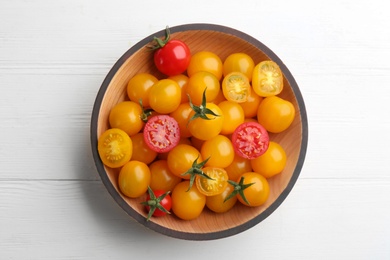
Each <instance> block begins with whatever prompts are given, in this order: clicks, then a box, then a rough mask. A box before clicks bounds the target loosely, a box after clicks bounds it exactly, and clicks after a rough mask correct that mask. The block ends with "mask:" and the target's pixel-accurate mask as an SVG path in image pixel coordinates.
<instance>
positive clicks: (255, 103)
mask: <svg viewBox="0 0 390 260" xmlns="http://www.w3.org/2000/svg"><path fill="white" fill-rule="evenodd" d="M262 100H263V97H260V96H259V95H257V94H256V93H255V92H254V91H251V93H250V94H249V96H248V98H247V100H246V101H245V102H243V103H239V104H240V106H241V107H242V109H244V115H245V118H253V117H256V116H257V110H258V108H259V105H260V102H261V101H262Z"/></svg>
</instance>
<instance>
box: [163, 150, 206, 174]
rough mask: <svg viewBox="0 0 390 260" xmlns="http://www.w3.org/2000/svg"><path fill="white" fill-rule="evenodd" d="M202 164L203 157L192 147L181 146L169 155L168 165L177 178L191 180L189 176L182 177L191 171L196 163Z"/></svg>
mask: <svg viewBox="0 0 390 260" xmlns="http://www.w3.org/2000/svg"><path fill="white" fill-rule="evenodd" d="M196 159H198V162H202V155H201V154H200V152H199V151H198V150H197V149H196V148H194V147H193V146H191V145H188V144H179V145H177V146H176V147H175V148H173V149H172V150H171V151H169V153H168V158H167V163H168V167H169V170H170V171H171V172H172V173H173V174H174V175H176V176H178V177H180V178H183V179H189V178H190V176H189V175H182V174H184V173H186V172H187V171H188V170H189V169H191V167H192V164H193V163H194V161H195V160H196Z"/></svg>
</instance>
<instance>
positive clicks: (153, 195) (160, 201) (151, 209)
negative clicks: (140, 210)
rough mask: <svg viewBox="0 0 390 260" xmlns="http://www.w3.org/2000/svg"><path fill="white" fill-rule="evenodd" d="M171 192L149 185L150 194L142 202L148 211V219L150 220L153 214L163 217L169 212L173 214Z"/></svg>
mask: <svg viewBox="0 0 390 260" xmlns="http://www.w3.org/2000/svg"><path fill="white" fill-rule="evenodd" d="M169 193H170V191H167V192H165V191H163V190H155V191H153V190H152V189H151V188H150V187H148V196H147V197H146V201H145V202H142V204H143V205H145V208H146V210H147V211H148V217H147V218H146V221H149V219H150V218H151V217H152V216H154V217H162V216H165V215H167V214H171V213H170V210H171V208H172V199H171V196H170V195H169Z"/></svg>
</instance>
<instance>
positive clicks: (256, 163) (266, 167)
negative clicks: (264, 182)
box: [251, 141, 287, 178]
mask: <svg viewBox="0 0 390 260" xmlns="http://www.w3.org/2000/svg"><path fill="white" fill-rule="evenodd" d="M286 162H287V155H286V152H285V151H284V149H283V147H282V146H281V145H280V144H278V143H276V142H273V141H271V142H269V146H268V149H267V151H266V152H265V153H264V154H263V155H260V156H259V157H257V158H255V159H253V160H251V166H252V169H253V171H255V172H257V173H260V174H261V175H263V176H264V177H265V178H271V177H273V176H275V175H277V174H279V173H281V172H282V171H283V169H284V168H285V166H286Z"/></svg>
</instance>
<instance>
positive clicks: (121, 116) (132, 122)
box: [108, 101, 144, 136]
mask: <svg viewBox="0 0 390 260" xmlns="http://www.w3.org/2000/svg"><path fill="white" fill-rule="evenodd" d="M141 115H142V108H141V106H140V105H139V104H138V103H136V102H133V101H123V102H120V103H118V104H116V105H115V106H114V107H113V108H112V109H111V111H110V114H109V118H108V120H109V123H110V126H111V128H119V129H122V130H123V131H125V132H126V133H127V134H128V135H129V136H132V135H135V134H136V133H138V132H140V131H141V129H142V127H143V126H144V122H143V121H142V119H141Z"/></svg>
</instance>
